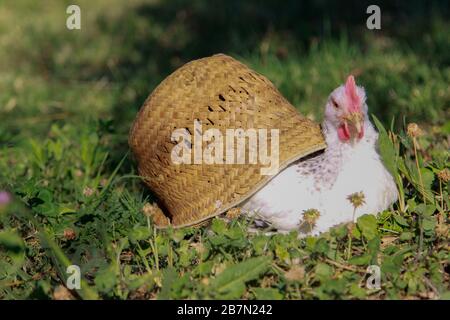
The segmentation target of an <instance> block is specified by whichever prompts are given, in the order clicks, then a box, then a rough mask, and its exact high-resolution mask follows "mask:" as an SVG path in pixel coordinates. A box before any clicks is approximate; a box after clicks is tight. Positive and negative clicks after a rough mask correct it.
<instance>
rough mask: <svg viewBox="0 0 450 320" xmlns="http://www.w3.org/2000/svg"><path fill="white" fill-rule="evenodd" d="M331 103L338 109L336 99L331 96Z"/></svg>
mask: <svg viewBox="0 0 450 320" xmlns="http://www.w3.org/2000/svg"><path fill="white" fill-rule="evenodd" d="M331 104H332V105H333V107H335V108H336V109H339V105H338V104H337V102H336V100H334V99H333V98H331Z"/></svg>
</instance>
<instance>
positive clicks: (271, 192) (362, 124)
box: [243, 76, 398, 234]
mask: <svg viewBox="0 0 450 320" xmlns="http://www.w3.org/2000/svg"><path fill="white" fill-rule="evenodd" d="M365 100H366V94H365V91H364V89H363V88H362V87H358V86H356V84H355V80H354V78H353V76H349V77H348V78H347V81H346V83H345V85H342V86H340V87H338V88H337V89H335V90H334V91H333V92H332V93H331V95H330V97H329V98H328V102H327V104H326V107H325V119H324V121H323V123H322V132H323V134H324V136H325V139H326V142H327V146H328V147H327V149H326V150H325V151H324V152H323V153H321V154H319V155H313V156H310V157H308V158H307V159H301V160H299V161H297V162H295V163H293V164H292V165H290V166H289V167H288V168H286V169H285V170H283V171H282V172H280V173H279V174H278V175H277V176H276V177H274V178H273V179H272V180H271V181H270V182H269V183H268V184H267V185H266V186H264V187H263V188H262V189H261V190H259V191H258V192H257V193H256V194H254V195H253V196H252V197H251V198H249V199H248V200H247V201H246V202H245V203H244V204H243V209H244V212H247V213H248V214H249V215H253V214H256V215H257V217H258V218H260V219H262V220H264V221H266V222H268V223H270V224H271V225H272V226H273V227H275V228H277V229H278V230H280V231H288V230H293V229H299V230H303V231H305V232H307V231H308V232H309V231H312V234H318V233H321V232H325V231H327V230H328V229H329V228H330V227H332V226H335V225H337V224H340V223H345V222H350V221H352V219H353V218H357V217H358V216H360V215H363V214H369V213H370V214H376V213H378V212H380V211H383V210H385V209H387V208H388V207H389V206H390V205H391V204H392V203H393V202H395V201H396V200H397V195H398V194H397V188H396V185H395V182H394V180H393V178H392V176H391V175H390V173H389V172H388V171H387V170H386V168H385V167H384V165H383V163H382V161H381V159H380V156H379V154H378V152H377V140H378V133H377V132H376V131H375V129H374V127H373V125H372V124H371V122H370V120H369V117H368V114H367V110H368V107H367V104H366V102H365ZM356 192H362V193H363V194H364V198H365V199H364V200H365V203H364V204H363V205H361V206H360V207H358V208H357V209H356V211H355V212H354V207H353V205H352V203H351V202H350V201H349V200H348V199H347V198H348V196H349V195H350V194H353V193H356ZM308 209H317V210H318V211H319V212H320V216H319V218H318V219H317V221H316V223H315V224H314V226H313V228H312V229H310V227H311V226H310V227H308V228H307V229H306V230H305V229H304V228H300V227H302V226H303V225H304V223H303V221H302V219H303V213H304V211H305V210H308ZM354 213H355V215H354Z"/></svg>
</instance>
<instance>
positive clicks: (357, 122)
mask: <svg viewBox="0 0 450 320" xmlns="http://www.w3.org/2000/svg"><path fill="white" fill-rule="evenodd" d="M353 125H354V127H355V129H356V132H357V133H358V136H360V135H361V132H362V120H360V119H355V120H354V121H353Z"/></svg>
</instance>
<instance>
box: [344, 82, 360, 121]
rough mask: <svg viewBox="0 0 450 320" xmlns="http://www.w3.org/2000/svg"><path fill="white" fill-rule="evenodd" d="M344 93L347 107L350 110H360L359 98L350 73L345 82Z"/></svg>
mask: <svg viewBox="0 0 450 320" xmlns="http://www.w3.org/2000/svg"><path fill="white" fill-rule="evenodd" d="M345 95H346V96H347V99H348V102H349V103H348V109H349V111H350V112H358V111H360V105H361V101H360V99H359V96H358V93H357V89H356V83H355V78H354V77H353V76H352V75H349V76H348V78H347V81H346V82H345Z"/></svg>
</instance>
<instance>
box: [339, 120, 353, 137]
mask: <svg viewBox="0 0 450 320" xmlns="http://www.w3.org/2000/svg"><path fill="white" fill-rule="evenodd" d="M338 137H339V139H341V140H342V141H347V140H349V139H350V130H349V129H348V124H347V123H343V124H341V125H340V126H339V128H338Z"/></svg>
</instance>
